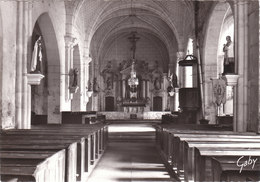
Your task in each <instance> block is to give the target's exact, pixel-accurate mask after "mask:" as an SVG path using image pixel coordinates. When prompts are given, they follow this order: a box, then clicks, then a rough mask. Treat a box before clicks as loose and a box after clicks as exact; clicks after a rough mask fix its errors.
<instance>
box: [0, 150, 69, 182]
mask: <svg viewBox="0 0 260 182" xmlns="http://www.w3.org/2000/svg"><path fill="white" fill-rule="evenodd" d="M65 157H66V154H65V150H64V149H62V150H60V151H58V152H54V151H44V152H42V151H34V152H30V151H15V152H14V151H8V150H6V151H2V149H1V154H0V160H1V168H0V174H1V180H2V181H9V180H10V179H13V181H19V182H23V181H24V182H28V181H30V182H42V181H43V180H44V182H53V181H57V182H64V181H65Z"/></svg>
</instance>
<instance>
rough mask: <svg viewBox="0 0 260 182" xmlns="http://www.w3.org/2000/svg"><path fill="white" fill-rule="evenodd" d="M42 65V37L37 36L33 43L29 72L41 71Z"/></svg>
mask: <svg viewBox="0 0 260 182" xmlns="http://www.w3.org/2000/svg"><path fill="white" fill-rule="evenodd" d="M41 65H42V38H41V36H38V39H37V40H36V41H35V43H34V47H33V53H32V60H31V68H30V71H31V73H41Z"/></svg>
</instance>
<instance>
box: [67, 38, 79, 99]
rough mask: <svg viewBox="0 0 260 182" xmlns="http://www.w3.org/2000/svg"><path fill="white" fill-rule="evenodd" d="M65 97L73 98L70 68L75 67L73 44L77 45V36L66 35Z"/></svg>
mask: <svg viewBox="0 0 260 182" xmlns="http://www.w3.org/2000/svg"><path fill="white" fill-rule="evenodd" d="M64 38H65V99H66V101H67V102H68V101H70V100H71V98H72V97H71V94H70V91H69V87H70V76H69V74H70V70H71V69H72V68H73V46H74V45H75V42H76V38H73V37H72V36H69V35H66V36H65V37H64Z"/></svg>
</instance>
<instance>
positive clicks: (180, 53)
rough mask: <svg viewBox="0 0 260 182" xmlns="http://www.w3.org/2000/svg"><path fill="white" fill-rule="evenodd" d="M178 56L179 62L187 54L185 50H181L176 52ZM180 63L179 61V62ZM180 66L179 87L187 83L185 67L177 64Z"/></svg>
mask: <svg viewBox="0 0 260 182" xmlns="http://www.w3.org/2000/svg"><path fill="white" fill-rule="evenodd" d="M176 56H177V62H179V61H180V60H182V59H184V56H185V52H183V51H179V52H177V53H176ZM177 64H178V63H177ZM176 67H178V68H179V70H178V75H177V76H178V79H179V87H180V88H182V87H183V86H184V84H185V75H184V70H183V68H182V67H181V66H180V67H179V65H178V66H176Z"/></svg>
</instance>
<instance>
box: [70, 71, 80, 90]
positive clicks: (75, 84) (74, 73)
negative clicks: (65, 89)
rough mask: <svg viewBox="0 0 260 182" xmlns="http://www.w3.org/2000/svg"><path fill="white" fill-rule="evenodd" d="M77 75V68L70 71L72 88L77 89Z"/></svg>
mask: <svg viewBox="0 0 260 182" xmlns="http://www.w3.org/2000/svg"><path fill="white" fill-rule="evenodd" d="M78 75H79V70H78V68H74V69H73V70H72V76H73V81H72V85H71V86H72V87H77V86H78Z"/></svg>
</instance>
